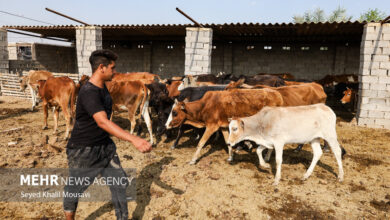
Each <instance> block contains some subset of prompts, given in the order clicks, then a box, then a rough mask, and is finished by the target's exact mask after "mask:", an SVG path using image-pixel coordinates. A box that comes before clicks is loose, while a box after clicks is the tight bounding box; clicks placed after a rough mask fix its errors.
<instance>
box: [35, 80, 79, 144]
mask: <svg viewBox="0 0 390 220" xmlns="http://www.w3.org/2000/svg"><path fill="white" fill-rule="evenodd" d="M37 88H38V94H39V96H40V98H41V99H42V106H43V121H44V126H43V129H47V116H48V112H47V108H48V107H54V134H55V133H56V132H57V127H58V116H59V112H60V109H61V110H62V112H63V113H64V116H65V119H66V131H65V135H64V136H65V139H68V137H69V130H70V124H71V123H72V119H73V118H74V114H75V111H74V105H75V101H76V85H75V83H74V82H73V80H72V79H70V78H69V77H66V76H64V77H49V78H48V79H47V80H39V81H38V86H37Z"/></svg>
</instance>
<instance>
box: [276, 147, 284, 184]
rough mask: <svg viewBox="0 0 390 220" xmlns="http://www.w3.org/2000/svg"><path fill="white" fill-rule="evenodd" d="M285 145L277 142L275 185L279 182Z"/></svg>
mask: <svg viewBox="0 0 390 220" xmlns="http://www.w3.org/2000/svg"><path fill="white" fill-rule="evenodd" d="M283 145H284V144H281V143H275V144H274V148H275V161H276V175H275V180H274V183H273V185H274V186H276V185H278V184H279V181H280V176H281V172H282V162H283Z"/></svg>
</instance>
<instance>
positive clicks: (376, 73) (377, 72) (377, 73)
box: [371, 69, 387, 76]
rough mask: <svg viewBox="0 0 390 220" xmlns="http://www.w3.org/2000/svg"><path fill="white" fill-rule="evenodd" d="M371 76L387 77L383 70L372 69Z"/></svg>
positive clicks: (385, 71)
mask: <svg viewBox="0 0 390 220" xmlns="http://www.w3.org/2000/svg"><path fill="white" fill-rule="evenodd" d="M371 76H387V70H384V69H372V70H371Z"/></svg>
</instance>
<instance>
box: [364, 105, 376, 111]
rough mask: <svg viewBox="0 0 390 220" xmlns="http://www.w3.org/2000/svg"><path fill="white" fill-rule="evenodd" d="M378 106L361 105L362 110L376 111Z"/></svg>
mask: <svg viewBox="0 0 390 220" xmlns="http://www.w3.org/2000/svg"><path fill="white" fill-rule="evenodd" d="M376 107H377V106H376V104H361V106H360V109H361V110H376Z"/></svg>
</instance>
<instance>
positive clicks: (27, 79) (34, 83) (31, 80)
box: [19, 70, 53, 111]
mask: <svg viewBox="0 0 390 220" xmlns="http://www.w3.org/2000/svg"><path fill="white" fill-rule="evenodd" d="M49 77H53V74H52V73H51V72H48V71H44V70H30V72H29V73H28V75H27V76H23V77H22V78H20V80H19V83H20V91H21V92H23V91H24V90H26V88H27V87H28V88H29V89H30V93H31V101H32V107H31V110H32V111H34V108H35V106H37V104H38V103H37V102H38V100H37V93H38V84H39V83H38V81H39V80H47V79H48V78H49Z"/></svg>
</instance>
